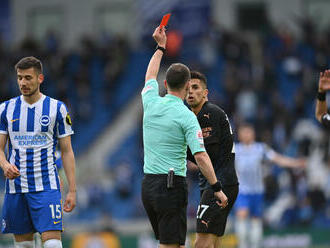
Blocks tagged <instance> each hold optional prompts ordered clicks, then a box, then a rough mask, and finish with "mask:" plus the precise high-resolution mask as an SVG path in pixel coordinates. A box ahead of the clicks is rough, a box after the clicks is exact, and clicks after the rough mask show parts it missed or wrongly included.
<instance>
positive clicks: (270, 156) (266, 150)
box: [262, 144, 276, 160]
mask: <svg viewBox="0 0 330 248" xmlns="http://www.w3.org/2000/svg"><path fill="white" fill-rule="evenodd" d="M262 146H263V152H264V156H265V158H266V159H267V160H273V159H274V157H275V155H276V152H275V151H274V150H273V149H272V148H270V147H269V146H268V145H266V144H263V145H262Z"/></svg>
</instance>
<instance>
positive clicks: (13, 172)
mask: <svg viewBox="0 0 330 248" xmlns="http://www.w3.org/2000/svg"><path fill="white" fill-rule="evenodd" d="M2 169H3V174H4V175H5V177H6V178H8V179H15V178H16V177H18V176H20V173H19V170H18V169H17V167H16V166H15V165H12V164H9V163H8V164H5V165H4V166H3V167H2Z"/></svg>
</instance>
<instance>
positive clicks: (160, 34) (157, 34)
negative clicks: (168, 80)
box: [145, 27, 166, 82]
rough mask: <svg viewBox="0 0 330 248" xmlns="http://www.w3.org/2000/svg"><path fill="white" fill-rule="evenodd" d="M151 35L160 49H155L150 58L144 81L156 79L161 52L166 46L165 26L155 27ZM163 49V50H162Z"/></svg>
mask: <svg viewBox="0 0 330 248" xmlns="http://www.w3.org/2000/svg"><path fill="white" fill-rule="evenodd" d="M152 37H153V38H154V39H155V41H156V42H157V45H158V47H160V49H157V50H156V51H155V53H154V55H153V56H152V58H151V59H150V62H149V65H148V69H147V72H146V78H145V81H146V82H147V81H148V80H150V79H156V78H157V75H158V71H159V66H160V61H161V60H162V57H163V53H164V51H165V47H166V33H165V27H162V28H160V27H157V28H156V29H155V31H154V33H153V35H152ZM162 50H164V51H162Z"/></svg>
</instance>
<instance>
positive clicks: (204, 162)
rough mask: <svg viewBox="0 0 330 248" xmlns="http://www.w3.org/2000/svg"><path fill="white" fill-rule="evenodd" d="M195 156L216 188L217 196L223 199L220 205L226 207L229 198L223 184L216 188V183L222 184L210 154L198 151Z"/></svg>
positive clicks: (204, 173)
mask: <svg viewBox="0 0 330 248" xmlns="http://www.w3.org/2000/svg"><path fill="white" fill-rule="evenodd" d="M194 157H195V160H196V163H197V166H198V167H199V169H200V171H201V173H202V174H203V175H204V177H205V178H206V179H207V181H208V182H209V184H210V185H211V187H212V188H213V189H214V191H215V192H214V195H215V197H217V198H218V199H219V200H220V201H221V202H220V204H219V205H220V206H221V207H223V208H224V207H226V206H227V204H228V198H227V196H226V195H225V194H224V193H223V192H222V190H221V185H220V188H218V189H216V187H217V186H216V185H218V184H220V182H218V180H217V177H216V175H215V173H214V169H213V166H212V162H211V159H210V157H209V155H208V154H207V153H206V152H196V153H195V154H194Z"/></svg>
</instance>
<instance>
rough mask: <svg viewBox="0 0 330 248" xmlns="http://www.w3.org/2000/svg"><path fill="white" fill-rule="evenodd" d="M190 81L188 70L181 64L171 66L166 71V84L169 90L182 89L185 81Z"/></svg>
mask: <svg viewBox="0 0 330 248" xmlns="http://www.w3.org/2000/svg"><path fill="white" fill-rule="evenodd" d="M189 80H190V70H189V68H188V67H187V66H186V65H184V64H181V63H175V64H172V65H171V66H170V67H169V68H168V69H167V71H166V82H167V84H168V86H169V88H170V89H172V90H179V89H182V88H183V86H184V85H185V84H186V82H187V81H189Z"/></svg>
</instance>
